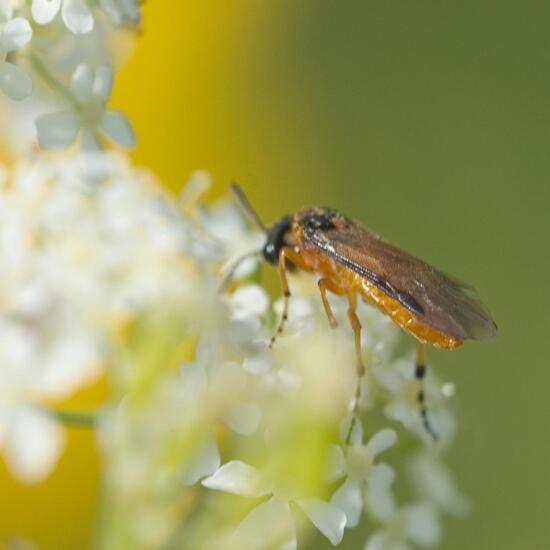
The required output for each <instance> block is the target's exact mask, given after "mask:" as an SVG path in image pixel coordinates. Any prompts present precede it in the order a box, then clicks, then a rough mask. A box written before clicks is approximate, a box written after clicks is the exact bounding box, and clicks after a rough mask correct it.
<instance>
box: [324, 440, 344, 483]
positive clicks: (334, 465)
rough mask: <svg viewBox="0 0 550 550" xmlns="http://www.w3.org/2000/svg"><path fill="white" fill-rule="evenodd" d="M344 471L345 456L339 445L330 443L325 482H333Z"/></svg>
mask: <svg viewBox="0 0 550 550" xmlns="http://www.w3.org/2000/svg"><path fill="white" fill-rule="evenodd" d="M345 473H346V457H345V456H344V451H343V450H342V447H340V445H330V446H329V448H328V453H327V474H326V482H327V483H334V482H335V481H337V480H338V479H340V478H341V477H342V476H343V475H344V474H345Z"/></svg>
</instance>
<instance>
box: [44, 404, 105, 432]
mask: <svg viewBox="0 0 550 550" xmlns="http://www.w3.org/2000/svg"><path fill="white" fill-rule="evenodd" d="M41 410H42V411H44V412H46V413H47V414H49V415H50V416H52V417H53V418H55V419H56V420H58V421H59V422H61V423H63V424H66V425H67V426H76V427H80V428H94V427H95V425H96V424H97V417H98V415H97V414H95V413H89V412H83V411H60V410H58V409H50V408H49V407H41Z"/></svg>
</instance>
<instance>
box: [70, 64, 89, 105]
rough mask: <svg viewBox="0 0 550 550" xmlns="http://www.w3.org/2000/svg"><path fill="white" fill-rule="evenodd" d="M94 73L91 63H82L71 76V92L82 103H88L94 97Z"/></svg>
mask: <svg viewBox="0 0 550 550" xmlns="http://www.w3.org/2000/svg"><path fill="white" fill-rule="evenodd" d="M93 84H94V73H93V71H92V69H91V68H90V67H89V65H86V64H85V63H81V64H80V65H78V67H77V68H76V69H75V70H74V72H73V76H72V78H71V92H72V93H73V95H74V96H75V98H76V99H77V100H78V101H79V102H80V103H86V102H87V101H89V100H90V98H91V97H92V87H93Z"/></svg>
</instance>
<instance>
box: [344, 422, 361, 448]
mask: <svg viewBox="0 0 550 550" xmlns="http://www.w3.org/2000/svg"><path fill="white" fill-rule="evenodd" d="M351 422H353V427H352V430H351V434H350V436H349V442H350V444H351V445H361V444H362V443H363V424H362V423H361V420H359V418H355V420H353V418H352V420H351ZM346 435H347V433H346Z"/></svg>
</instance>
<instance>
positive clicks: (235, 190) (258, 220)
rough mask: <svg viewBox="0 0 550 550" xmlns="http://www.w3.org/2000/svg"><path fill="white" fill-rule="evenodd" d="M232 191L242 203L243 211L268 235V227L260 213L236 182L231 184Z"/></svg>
mask: <svg viewBox="0 0 550 550" xmlns="http://www.w3.org/2000/svg"><path fill="white" fill-rule="evenodd" d="M231 189H232V191H233V193H235V196H236V197H237V200H238V201H239V202H240V203H241V206H242V208H243V210H244V211H245V212H246V213H247V214H248V217H249V218H251V219H252V220H253V221H254V222H255V223H256V225H257V226H258V227H259V228H260V229H261V230H262V231H264V232H265V233H267V231H268V230H267V227H266V226H265V224H264V222H263V221H262V219H261V218H260V216H259V215H258V212H256V210H254V207H253V206H252V204H250V201H249V200H248V198H247V196H246V195H245V194H244V191H243V190H242V189H241V188H240V187H239V185H238V184H237V183H235V182H234V181H232V182H231Z"/></svg>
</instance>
